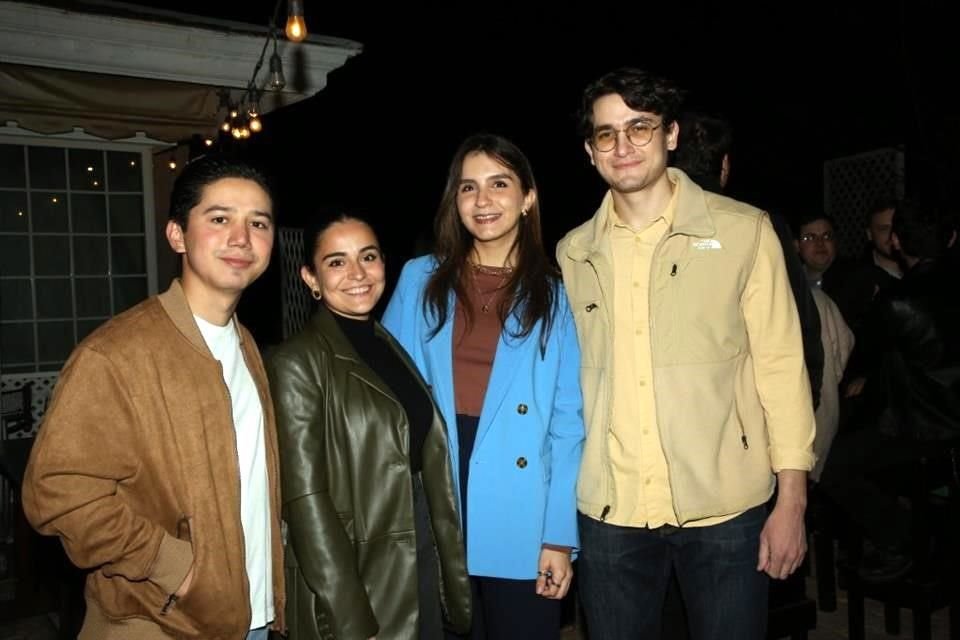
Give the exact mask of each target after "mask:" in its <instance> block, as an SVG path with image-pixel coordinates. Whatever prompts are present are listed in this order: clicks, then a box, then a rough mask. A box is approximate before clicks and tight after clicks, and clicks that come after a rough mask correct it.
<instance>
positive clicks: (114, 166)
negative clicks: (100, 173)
mask: <svg viewBox="0 0 960 640" xmlns="http://www.w3.org/2000/svg"><path fill="white" fill-rule="evenodd" d="M107 177H108V178H109V180H110V183H109V185H110V191H143V167H142V166H141V164H140V154H139V153H125V152H123V151H108V152H107Z"/></svg>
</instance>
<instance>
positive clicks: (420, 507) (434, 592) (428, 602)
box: [412, 473, 443, 640]
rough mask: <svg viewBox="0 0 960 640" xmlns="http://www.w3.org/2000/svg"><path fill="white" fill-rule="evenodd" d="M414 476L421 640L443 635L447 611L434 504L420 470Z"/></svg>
mask: <svg viewBox="0 0 960 640" xmlns="http://www.w3.org/2000/svg"><path fill="white" fill-rule="evenodd" d="M412 480H413V526H414V530H415V531H416V534H417V596H418V598H417V600H418V603H419V605H420V611H419V618H420V629H419V632H418V636H417V637H418V638H419V640H440V639H441V638H443V614H442V613H441V611H440V567H438V566H437V555H436V552H435V551H434V540H433V526H432V525H431V523H430V508H429V506H428V505H427V497H426V495H424V493H423V480H422V479H421V478H420V474H419V473H415V474H413V476H412Z"/></svg>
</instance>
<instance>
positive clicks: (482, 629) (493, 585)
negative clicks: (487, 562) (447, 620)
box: [447, 576, 560, 640]
mask: <svg viewBox="0 0 960 640" xmlns="http://www.w3.org/2000/svg"><path fill="white" fill-rule="evenodd" d="M470 589H471V590H472V591H473V625H472V626H471V627H470V633H469V634H467V635H464V636H460V635H455V634H452V633H449V632H448V633H447V640H560V601H559V600H548V599H547V598H544V597H543V596H538V595H537V591H536V589H537V581H536V580H507V579H505V578H484V577H478V576H470Z"/></svg>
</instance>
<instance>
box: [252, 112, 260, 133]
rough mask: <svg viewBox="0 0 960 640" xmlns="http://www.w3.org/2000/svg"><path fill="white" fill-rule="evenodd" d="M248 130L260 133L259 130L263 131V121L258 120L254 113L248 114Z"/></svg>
mask: <svg viewBox="0 0 960 640" xmlns="http://www.w3.org/2000/svg"><path fill="white" fill-rule="evenodd" d="M250 131H252V132H253V133H260V132H261V131H263V123H262V122H260V117H259V116H254V115H251V116H250Z"/></svg>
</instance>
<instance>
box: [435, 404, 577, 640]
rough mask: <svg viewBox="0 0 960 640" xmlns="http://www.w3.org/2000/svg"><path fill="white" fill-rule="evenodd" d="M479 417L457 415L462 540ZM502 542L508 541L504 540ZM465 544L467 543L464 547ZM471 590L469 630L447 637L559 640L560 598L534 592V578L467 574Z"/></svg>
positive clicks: (465, 525)
mask: <svg viewBox="0 0 960 640" xmlns="http://www.w3.org/2000/svg"><path fill="white" fill-rule="evenodd" d="M479 422H480V418H477V417H475V416H465V415H457V436H458V439H457V440H458V444H459V449H458V451H459V454H460V468H459V469H458V470H457V471H458V473H459V474H460V501H461V516H462V517H463V530H464V536H463V537H464V542H465V543H466V544H467V545H469V541H468V540H467V533H466V532H467V516H468V514H469V509H468V508H467V507H468V505H467V484H468V483H469V482H470V474H469V470H470V456H471V455H472V454H473V444H474V442H475V440H476V437H477V425H478V424H479ZM503 543H504V544H510V541H509V540H504V541H503ZM468 548H469V547H468ZM470 588H471V590H472V591H473V625H472V626H471V628H470V634H469V635H467V636H457V635H453V634H450V633H448V634H447V638H448V639H450V640H454V639H459V640H467V639H468V640H559V638H560V601H559V600H548V599H547V598H544V597H542V596H538V595H537V581H536V580H508V579H506V578H490V577H485V576H470Z"/></svg>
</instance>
